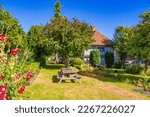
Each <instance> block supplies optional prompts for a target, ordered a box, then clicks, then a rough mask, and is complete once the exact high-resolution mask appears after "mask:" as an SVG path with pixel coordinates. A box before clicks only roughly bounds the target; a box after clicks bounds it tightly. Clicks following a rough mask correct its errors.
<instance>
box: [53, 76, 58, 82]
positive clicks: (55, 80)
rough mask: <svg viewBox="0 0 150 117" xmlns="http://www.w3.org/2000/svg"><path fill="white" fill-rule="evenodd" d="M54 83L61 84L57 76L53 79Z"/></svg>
mask: <svg viewBox="0 0 150 117" xmlns="http://www.w3.org/2000/svg"><path fill="white" fill-rule="evenodd" d="M52 82H53V83H58V82H59V80H58V79H57V76H56V75H53V77H52Z"/></svg>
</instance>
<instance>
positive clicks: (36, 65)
mask: <svg viewBox="0 0 150 117" xmlns="http://www.w3.org/2000/svg"><path fill="white" fill-rule="evenodd" d="M39 68H40V63H39V62H28V63H27V65H26V67H25V71H28V70H31V71H32V72H33V73H36V72H37V71H38V70H39Z"/></svg>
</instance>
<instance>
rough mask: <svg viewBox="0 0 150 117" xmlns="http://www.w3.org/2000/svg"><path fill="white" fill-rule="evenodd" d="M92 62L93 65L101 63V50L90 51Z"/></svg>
mask: <svg viewBox="0 0 150 117" xmlns="http://www.w3.org/2000/svg"><path fill="white" fill-rule="evenodd" d="M90 63H91V65H92V66H95V65H97V64H100V51H99V50H92V51H91V52H90Z"/></svg>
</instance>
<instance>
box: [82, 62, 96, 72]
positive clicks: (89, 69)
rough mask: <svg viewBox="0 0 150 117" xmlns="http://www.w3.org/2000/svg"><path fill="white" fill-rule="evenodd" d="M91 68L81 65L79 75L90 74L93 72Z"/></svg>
mask: <svg viewBox="0 0 150 117" xmlns="http://www.w3.org/2000/svg"><path fill="white" fill-rule="evenodd" d="M93 69H94V68H93V67H91V66H90V65H87V64H83V65H81V69H80V73H90V72H92V71H93Z"/></svg>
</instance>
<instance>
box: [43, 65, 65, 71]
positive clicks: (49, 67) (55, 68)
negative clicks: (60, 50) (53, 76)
mask: <svg viewBox="0 0 150 117" xmlns="http://www.w3.org/2000/svg"><path fill="white" fill-rule="evenodd" d="M63 67H64V65H63V64H48V65H45V66H44V67H43V68H44V69H47V70H60V69H61V68H63Z"/></svg>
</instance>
